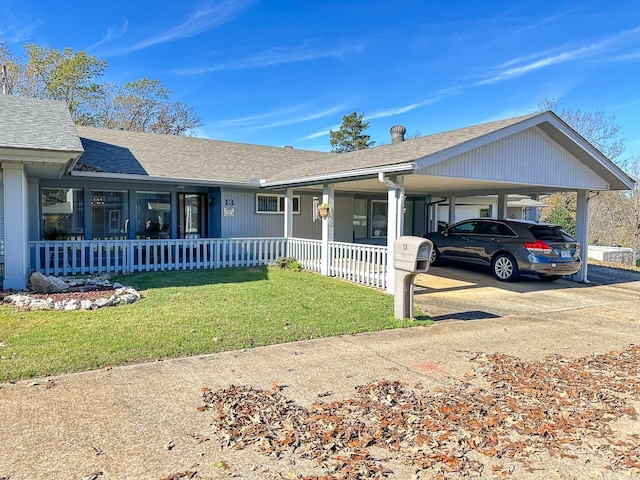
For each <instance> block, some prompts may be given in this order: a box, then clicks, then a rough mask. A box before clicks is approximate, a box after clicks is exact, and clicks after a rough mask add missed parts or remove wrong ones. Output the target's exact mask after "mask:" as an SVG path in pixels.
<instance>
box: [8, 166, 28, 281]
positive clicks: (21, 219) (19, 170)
mask: <svg viewBox="0 0 640 480" xmlns="http://www.w3.org/2000/svg"><path fill="white" fill-rule="evenodd" d="M3 171H4V172H3V173H4V175H3V179H4V288H13V289H16V290H21V289H23V288H25V287H26V286H27V281H28V279H27V275H28V273H29V272H28V270H29V247H28V246H27V240H28V233H27V232H28V228H29V208H28V202H27V199H28V185H27V177H26V176H25V173H24V167H23V166H22V165H3Z"/></svg>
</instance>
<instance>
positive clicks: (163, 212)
mask: <svg viewBox="0 0 640 480" xmlns="http://www.w3.org/2000/svg"><path fill="white" fill-rule="evenodd" d="M136 198H137V205H136V216H137V221H138V223H137V225H136V235H137V236H138V237H142V238H169V227H170V225H171V194H170V193H169V192H136Z"/></svg>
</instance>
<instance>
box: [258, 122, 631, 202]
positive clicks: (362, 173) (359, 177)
mask: <svg viewBox="0 0 640 480" xmlns="http://www.w3.org/2000/svg"><path fill="white" fill-rule="evenodd" d="M530 129H535V130H536V132H538V134H539V133H542V135H544V136H546V138H547V139H549V140H551V141H552V142H553V144H555V145H557V146H558V147H559V148H558V149H559V150H562V151H563V153H565V155H569V156H571V157H572V159H575V165H574V167H576V168H577V169H583V170H584V169H587V170H589V171H591V172H592V173H593V174H594V176H598V177H600V178H601V179H602V181H603V182H602V183H603V185H604V184H606V185H607V188H603V189H612V190H627V189H630V188H633V185H634V181H633V180H632V179H631V178H630V177H629V176H628V175H626V174H625V173H624V172H623V171H622V170H621V169H620V168H618V167H617V166H616V165H615V164H614V163H613V162H611V161H610V160H609V159H608V158H606V157H605V156H604V155H603V154H602V153H600V152H599V151H598V150H597V149H596V148H594V147H593V146H592V145H591V144H590V143H589V142H587V141H586V140H585V139H584V138H582V137H581V136H580V135H579V134H577V133H576V132H575V131H574V130H573V129H572V128H571V127H569V126H568V125H567V124H566V123H565V122H564V121H562V120H561V119H560V118H559V117H558V116H557V115H555V114H554V113H553V112H550V111H548V112H540V113H536V114H531V115H524V116H520V117H515V118H510V119H505V120H499V121H494V122H488V123H483V124H479V125H473V126H470V127H465V128H461V129H457V130H452V131H447V132H441V133H436V134H433V135H426V136H423V137H419V138H415V139H410V140H406V141H404V142H400V143H396V144H389V145H384V146H380V147H375V148H371V149H366V150H359V151H355V152H349V153H345V154H332V155H331V156H329V157H327V158H325V159H318V160H315V161H314V162H309V163H300V164H297V165H296V166H294V167H293V168H290V169H286V170H283V171H280V172H278V173H277V174H275V175H273V176H271V177H269V178H266V179H264V180H263V182H262V184H263V186H265V187H271V188H275V187H280V188H282V187H295V186H308V185H313V184H318V183H322V182H331V181H334V182H348V184H345V185H343V186H342V187H343V188H345V189H352V190H370V189H376V187H377V188H378V189H379V188H382V185H381V184H378V185H376V183H377V180H375V178H374V179H373V180H366V178H367V177H369V178H372V177H377V175H378V173H380V172H382V173H399V174H403V175H405V179H406V180H408V186H409V189H413V190H414V191H416V192H417V191H427V192H432V193H433V192H455V191H456V190H457V191H458V192H460V193H468V194H480V193H486V192H488V191H496V190H504V191H511V192H518V191H520V192H531V193H533V192H536V191H540V192H541V191H556V190H562V189H566V188H567V187H566V186H560V185H557V186H556V185H552V184H545V185H530V184H527V181H526V178H523V179H522V180H521V181H512V182H500V181H490V180H489V179H482V178H474V177H472V176H468V175H467V174H470V172H468V170H470V168H469V163H468V162H467V163H466V164H464V165H462V167H463V168H466V169H467V172H465V171H463V170H462V169H460V171H458V172H455V175H454V176H450V177H446V176H442V177H439V178H431V179H426V178H418V177H426V176H427V175H429V172H428V169H429V167H432V166H434V165H436V164H442V163H444V162H446V161H447V160H451V159H453V158H456V157H458V156H460V155H463V154H468V153H469V152H471V151H473V150H477V149H480V148H483V147H485V146H487V145H490V144H492V143H494V142H497V141H500V140H502V139H505V138H507V137H511V136H514V135H517V134H519V133H520V132H524V131H527V130H530ZM521 147H522V146H521ZM525 147H526V145H525ZM529 147H532V149H533V147H534V145H530V146H529ZM531 155H533V153H532V154H531ZM523 160H525V159H522V158H514V159H513V163H512V164H511V165H509V166H510V168H512V169H513V170H515V171H522V172H524V171H525V168H523V166H522V165H519V164H518V163H517V162H518V161H523ZM478 161H479V160H478ZM476 163H478V162H476ZM534 168H535V167H534ZM449 170H451V169H449ZM411 174H413V175H411ZM431 176H432V177H434V175H431ZM436 177H437V176H436ZM436 183H437V185H436ZM591 187H593V185H592V186H591ZM570 188H580V185H572V186H571V187H570ZM584 188H586V189H590V187H589V186H585V187H584Z"/></svg>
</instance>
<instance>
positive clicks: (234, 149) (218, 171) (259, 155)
mask: <svg viewBox="0 0 640 480" xmlns="http://www.w3.org/2000/svg"><path fill="white" fill-rule="evenodd" d="M78 133H79V135H80V138H81V140H82V144H83V145H84V149H85V153H84V154H83V155H82V157H81V158H80V160H79V164H80V165H81V167H79V168H82V167H85V168H88V169H90V170H91V169H96V170H99V171H101V172H106V173H118V174H128V175H147V176H150V177H167V178H175V179H181V178H182V179H200V180H206V181H207V182H211V181H225V182H249V183H255V184H258V183H259V180H260V179H261V178H265V177H270V176H273V175H276V174H277V173H278V172H281V171H282V170H286V169H289V168H293V167H294V166H296V165H299V164H307V163H314V162H317V161H318V160H320V159H322V160H324V159H326V158H327V157H331V156H333V155H335V154H331V153H328V152H316V151H310V150H298V149H292V148H286V147H270V146H264V145H251V144H247V143H235V142H225V141H220V140H209V139H204V138H195V137H182V136H177V135H156V134H152V133H139V132H130V131H125V130H108V129H101V128H92V127H78ZM320 163H321V162H320Z"/></svg>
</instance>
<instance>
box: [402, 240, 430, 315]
mask: <svg viewBox="0 0 640 480" xmlns="http://www.w3.org/2000/svg"><path fill="white" fill-rule="evenodd" d="M432 248H433V243H431V240H427V239H425V238H420V237H411V236H403V237H399V238H398V239H397V240H396V241H395V243H394V244H393V269H394V271H395V291H394V295H393V313H394V315H395V317H396V318H397V319H398V320H402V319H403V318H413V279H414V278H415V276H416V275H418V274H419V273H424V272H426V271H427V270H429V259H430V258H431V249H432Z"/></svg>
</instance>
